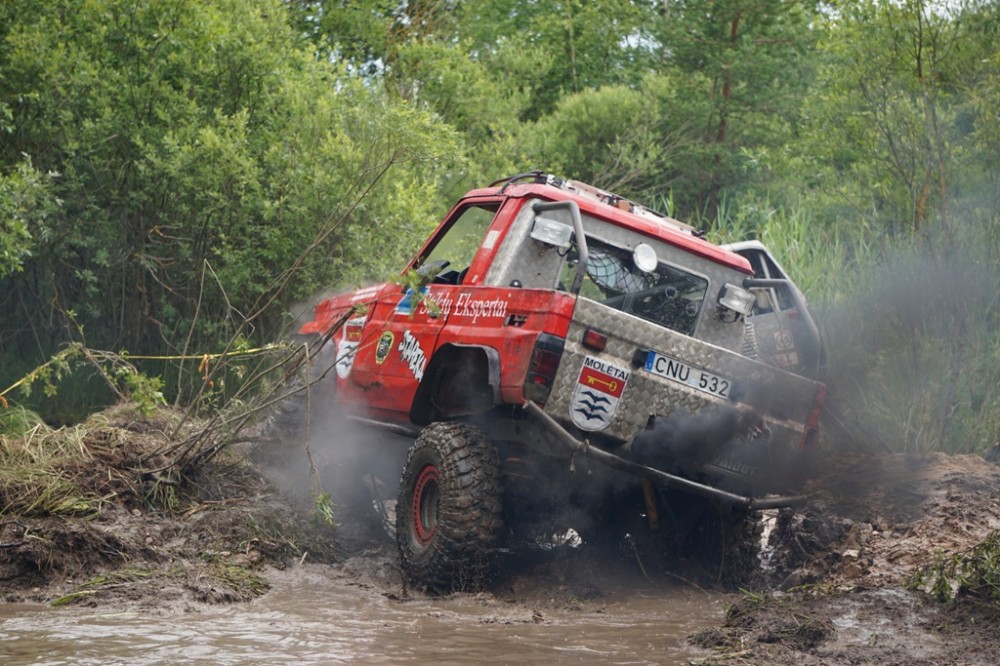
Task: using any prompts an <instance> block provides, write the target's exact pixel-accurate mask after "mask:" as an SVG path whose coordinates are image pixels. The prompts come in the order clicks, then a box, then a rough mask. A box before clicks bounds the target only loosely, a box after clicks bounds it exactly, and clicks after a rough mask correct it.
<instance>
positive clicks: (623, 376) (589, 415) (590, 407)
mask: <svg viewBox="0 0 1000 666" xmlns="http://www.w3.org/2000/svg"><path fill="white" fill-rule="evenodd" d="M630 375H631V372H630V371H629V370H628V369H627V368H622V367H619V366H617V365H614V364H613V363H605V362H604V361H601V360H600V359H597V358H594V357H593V356H587V357H586V358H584V359H583V367H581V368H580V376H579V377H578V378H577V380H576V386H575V387H574V389H573V397H572V398H570V402H569V415H570V418H571V419H572V420H573V423H575V424H576V425H577V426H578V427H579V428H580V429H581V430H589V431H595V430H604V429H605V428H607V427H608V426H609V425H611V419H612V418H613V417H614V415H615V411H616V410H617V409H618V403H619V402H620V401H621V397H622V393H623V392H624V391H625V384H627V383H628V378H629V376H630Z"/></svg>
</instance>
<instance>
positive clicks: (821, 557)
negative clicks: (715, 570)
mask: <svg viewBox="0 0 1000 666" xmlns="http://www.w3.org/2000/svg"><path fill="white" fill-rule="evenodd" d="M808 490H809V492H811V493H813V494H814V495H813V502H812V503H811V504H810V505H809V506H808V507H807V508H805V509H802V510H800V511H788V510H786V511H782V512H781V513H780V514H779V515H778V516H777V517H776V525H775V527H774V531H773V532H772V535H771V538H770V541H769V551H768V557H767V564H768V566H769V569H768V574H769V577H770V583H771V585H770V587H769V588H768V590H767V591H764V592H763V593H761V594H747V595H744V596H743V597H742V598H741V599H740V601H739V602H737V603H736V604H734V605H733V606H732V607H731V608H730V610H729V611H728V613H727V617H726V621H725V622H724V624H723V625H722V626H721V627H718V628H713V629H710V630H708V631H704V632H700V633H699V634H697V635H696V636H694V637H692V640H693V642H695V643H696V644H698V645H701V646H704V647H708V648H711V649H713V650H714V651H715V654H714V655H713V657H712V658H711V662H712V663H724V664H762V663H764V664H798V665H799V666H810V665H813V664H861V663H863V664H886V665H888V664H899V665H901V666H902V665H903V664H907V665H912V664H928V665H930V664H935V665H940V664H955V665H958V664H963V665H972V664H982V665H983V666H986V665H989V664H996V663H998V662H1000V634H998V633H997V631H996V627H997V624H998V621H1000V606H998V605H997V604H996V602H991V601H990V600H989V599H986V598H983V597H982V596H979V595H975V594H971V593H969V592H968V591H966V590H963V589H961V587H960V586H954V585H952V588H953V589H950V590H949V593H950V594H949V596H951V594H954V599H953V601H950V602H949V603H942V602H940V601H938V600H935V598H934V597H933V595H932V594H930V592H931V591H932V587H933V582H934V578H933V576H930V575H925V576H924V579H923V580H922V581H921V580H919V579H918V578H917V577H916V575H917V574H918V573H919V572H921V571H928V570H933V568H934V567H935V566H936V565H938V564H939V563H941V562H942V561H943V559H942V558H945V559H947V558H952V557H953V556H955V555H957V554H962V553H969V552H970V551H972V550H973V549H975V548H976V547H977V546H979V545H980V544H981V543H982V542H983V541H984V539H986V538H987V537H988V536H989V535H990V534H991V532H993V531H994V530H997V529H1000V468H997V467H996V466H994V465H992V464H990V463H988V462H987V461H985V460H984V459H983V458H981V457H979V456H973V455H966V456H947V455H944V454H930V455H925V456H906V455H881V456H871V457H857V458H855V459H851V460H847V459H827V460H825V461H824V462H823V463H822V465H821V469H820V474H819V475H818V476H817V478H816V479H815V480H814V481H813V482H812V484H811V485H810V487H809V488H808Z"/></svg>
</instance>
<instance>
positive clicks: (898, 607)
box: [0, 418, 1000, 666]
mask: <svg viewBox="0 0 1000 666" xmlns="http://www.w3.org/2000/svg"><path fill="white" fill-rule="evenodd" d="M164 431H165V428H162V427H160V428H158V427H156V424H153V425H150V424H149V423H138V422H134V421H129V420H127V419H124V420H123V419H121V418H118V419H117V420H116V419H115V418H111V419H109V423H108V426H107V429H106V430H105V431H103V434H102V435H100V437H101V438H103V439H101V440H100V441H96V440H95V441H94V442H91V445H92V449H93V451H97V452H100V451H101V450H107V451H112V450H113V451H117V452H118V453H116V456H117V457H113V456H112V457H107V456H106V457H104V458H102V457H101V456H99V455H95V456H94V457H93V460H92V461H91V464H90V473H92V474H93V475H94V476H95V478H97V479H100V480H101V481H100V482H101V483H105V482H106V480H107V479H111V480H114V481H115V484H112V486H108V488H106V489H105V490H106V491H107V492H105V494H104V496H105V497H106V499H105V501H103V502H102V503H100V510H99V511H97V512H96V513H94V512H90V513H87V514H85V515H79V516H69V517H67V516H51V515H50V516H42V517H18V516H12V515H9V514H5V515H4V517H3V518H2V519H0V600H2V601H3V602H5V603H6V604H8V605H7V606H6V608H5V609H3V611H2V612H0V633H2V632H3V628H4V626H5V622H7V621H8V620H9V618H12V617H21V616H25V615H24V614H27V615H26V617H30V616H31V615H32V614H33V613H38V612H39V611H38V610H37V609H38V608H39V605H44V606H47V607H51V606H60V607H65V608H64V609H63V610H61V612H66V613H71V612H80V611H81V610H83V609H98V610H102V611H107V612H111V611H113V612H114V613H125V614H134V615H132V616H130V617H133V616H134V617H136V618H139V619H138V620H136V623H137V624H142V625H143V626H146V625H148V626H150V627H155V620H153V619H151V618H156V617H166V618H170V617H176V615H177V614H178V613H189V612H190V613H195V614H196V615H197V616H199V617H208V618H212V617H215V615H214V614H213V612H212V611H211V610H210V609H213V608H229V607H232V606H231V602H248V601H251V600H254V601H252V602H251V604H250V605H249V606H247V605H246V604H242V605H241V604H237V607H240V606H247V607H249V608H254V607H255V606H254V604H264V605H265V607H266V604H267V603H268V602H270V603H271V604H276V605H277V606H278V607H279V608H285V607H284V606H282V604H286V603H287V605H288V606H287V609H286V610H282V611H278V610H273V607H272V610H269V611H268V613H278V615H274V616H273V618H272V620H273V622H276V623H279V624H280V623H281V622H282V621H284V620H282V619H280V618H282V617H284V616H282V615H280V613H285V612H287V613H293V614H294V613H301V612H304V611H303V610H302V609H301V608H299V607H298V606H296V604H295V603H294V602H293V601H291V602H288V601H284V600H286V599H287V598H288V597H292V598H299V599H300V600H301V599H302V595H304V594H308V593H309V592H303V591H301V590H299V589H298V588H297V587H296V586H297V585H302V584H303V583H302V581H303V579H306V583H305V586H306V588H307V590H309V591H312V592H313V593H314V594H321V595H323V596H324V597H325V598H326V604H320V605H316V606H314V608H316V610H315V612H314V615H316V617H321V616H322V617H325V615H324V613H326V614H330V613H334V612H335V610H336V609H335V608H333V607H335V606H339V607H345V606H351V607H353V605H356V606H358V607H359V608H362V607H363V608H366V609H368V610H369V611H370V612H372V613H374V616H373V617H372V618H371V620H372V623H373V625H372V626H374V627H376V628H378V627H381V629H379V631H381V632H382V634H385V632H388V634H389V635H396V634H397V633H398V634H399V636H400V639H399V640H400V644H399V648H398V649H399V650H401V651H402V652H398V653H396V659H395V661H398V662H399V663H403V662H406V663H422V662H421V659H424V658H425V657H426V659H428V660H432V659H433V654H432V653H431V652H420V650H419V649H418V647H417V646H416V644H411V643H408V642H406V640H404V639H405V638H406V637H407V636H410V634H411V633H412V631H411V629H412V627H413V626H414V624H415V623H419V624H420V625H421V627H422V631H423V632H424V634H422V636H423V637H422V640H425V639H426V640H427V641H432V639H433V636H436V635H437V633H434V632H439V633H440V640H441V645H439V646H438V647H439V648H440V650H444V653H446V654H447V655H449V659H451V660H452V661H453V662H454V663H462V662H463V661H468V660H469V659H470V658H473V660H475V659H477V658H478V659H479V660H480V661H482V662H483V663H505V659H503V658H501V657H499V656H497V655H496V654H491V653H489V644H490V641H493V642H497V641H501V643H499V645H503V643H502V641H503V640H508V638H509V636H511V635H513V634H517V635H518V636H522V637H523V636H530V637H534V638H533V640H536V641H537V642H536V644H533V645H534V649H535V651H534V652H533V653H532V652H526V651H524V650H527V649H528V647H527V646H526V644H524V643H523V642H521V643H519V642H518V640H522V639H516V640H515V639H510V640H512V641H513V642H512V643H511V644H510V646H509V649H510V654H511V655H515V654H520V657H519V658H520V659H521V660H525V659H526V660H528V661H531V660H532V659H534V660H537V659H539V658H541V656H542V655H548V656H546V657H545V658H546V659H550V658H551V660H553V661H556V662H560V661H562V662H565V661H573V662H574V663H606V660H608V659H611V660H612V661H614V660H618V659H623V660H625V661H629V662H630V663H701V664H796V665H797V666H809V665H812V664H860V663H865V664H885V665H888V664H984V665H985V664H995V663H998V662H1000V632H998V631H997V630H996V627H997V623H998V621H1000V612H998V607H997V606H996V605H995V604H992V605H991V604H988V603H985V602H981V601H978V600H976V599H974V598H966V597H963V596H962V595H961V594H959V595H958V598H957V601H955V602H952V603H948V604H943V603H939V602H937V601H935V600H934V599H933V598H932V597H931V596H930V595H929V594H927V593H926V591H925V590H921V589H919V587H914V586H913V585H912V581H913V577H914V574H915V573H916V572H918V571H919V570H921V568H922V567H926V566H929V565H933V564H934V563H935V562H936V561H938V558H939V557H940V556H941V555H942V554H949V555H950V554H954V553H961V552H964V551H968V550H969V549H971V548H972V547H974V546H975V545H976V544H978V543H980V542H982V541H983V540H984V539H985V538H986V537H987V536H988V535H989V533H990V532H991V531H992V530H996V529H1000V468H998V467H996V466H995V465H993V464H991V463H989V462H987V461H985V460H984V459H983V458H981V457H979V456H947V455H943V454H931V455H925V456H905V455H879V456H871V457H862V456H854V457H852V458H850V459H843V458H841V459H827V460H824V461H822V462H821V464H820V466H819V472H818V474H817V476H816V479H815V481H814V482H813V483H812V484H811V485H810V487H809V488H808V489H807V490H808V492H810V493H811V495H812V498H813V501H812V502H811V503H810V504H809V505H808V507H807V508H804V509H800V510H795V511H792V510H784V511H781V512H778V513H776V514H774V515H771V516H769V518H768V527H769V530H768V531H769V535H770V536H769V539H768V540H767V542H766V544H765V549H764V560H765V570H764V574H763V576H762V579H763V580H764V583H763V584H762V586H761V589H759V590H756V589H755V590H752V591H747V592H744V593H742V594H738V595H722V594H719V593H717V592H713V591H709V590H702V589H700V588H697V587H695V586H693V585H688V584H685V583H684V582H683V581H680V580H679V579H678V578H676V577H674V578H671V579H668V580H650V579H649V578H647V577H646V576H645V573H644V572H643V571H642V568H641V567H639V566H636V564H637V563H636V562H635V561H629V559H628V557H627V554H618V555H617V556H616V557H614V558H612V559H610V560H609V559H607V557H608V556H607V554H606V553H604V554H598V553H594V552H591V551H590V550H589V549H588V548H587V547H586V546H582V547H577V548H574V547H569V546H564V547H562V548H555V549H553V550H552V551H551V552H541V553H534V554H531V555H528V556H524V557H523V558H521V559H519V560H518V561H516V562H514V563H511V562H508V563H507V573H508V575H507V576H506V577H505V578H504V579H503V580H502V581H500V582H498V583H497V585H496V586H495V587H494V588H493V589H490V590H488V591H486V592H482V593H479V594H471V595H470V594H463V595H453V596H450V597H445V598H432V597H427V596H425V595H423V594H422V593H420V592H419V591H414V590H410V589H406V588H405V587H404V586H403V584H402V581H401V579H400V577H399V575H398V569H397V568H396V564H395V550H394V548H393V547H392V545H391V542H390V540H389V539H388V537H387V536H385V535H382V536H381V537H380V536H379V535H377V534H376V535H373V534H370V533H369V534H365V535H364V537H363V538H362V537H361V536H359V535H358V534H355V533H352V532H350V531H348V530H346V529H344V528H341V529H339V530H338V529H333V528H331V527H330V526H328V525H325V524H323V523H322V521H319V520H318V519H317V518H316V515H315V512H314V511H313V510H312V507H303V506H301V505H298V504H296V503H295V502H291V501H289V500H288V499H287V496H286V495H284V494H282V493H281V492H279V491H277V490H276V489H275V488H273V487H272V486H271V485H269V484H268V482H267V481H266V480H265V478H264V477H263V475H262V474H260V473H259V472H258V470H257V468H255V466H254V465H253V464H251V463H249V462H248V461H247V460H246V459H241V458H239V456H235V457H229V458H227V459H226V460H221V459H220V460H218V461H215V462H213V463H212V465H211V466H210V467H209V468H206V469H204V470H202V471H201V472H200V473H199V476H198V478H196V479H191V480H189V482H188V483H187V484H186V486H185V487H184V488H179V489H177V493H176V495H175V496H173V498H172V500H171V503H170V504H169V506H167V505H166V504H164V503H163V502H162V501H161V502H160V503H159V504H157V503H155V502H151V501H150V497H149V494H148V492H149V488H148V487H145V488H144V486H143V482H142V481H141V480H139V479H130V478H129V477H128V475H127V474H126V473H124V472H122V470H121V469H120V468H118V469H115V468H114V463H121V462H122V460H124V459H126V458H128V456H122V455H121V451H123V450H124V451H127V450H131V449H129V447H133V448H135V449H143V448H145V449H147V450H148V449H149V448H150V447H155V446H156V445H158V444H161V443H162V439H160V437H162V435H163V432H164ZM101 442H104V444H103V445H101ZM107 442H116V444H115V445H114V446H111V445H109V444H107ZM101 446H104V449H102V448H101ZM160 490H162V487H161V488H160ZM161 499H162V498H161ZM153 507H159V508H153ZM511 557H513V558H519V557H521V556H519V555H512V556H511ZM326 580H329V581H330V585H331V586H332V587H330V588H328V589H327V588H324V584H323V583H321V582H319V581H326ZM262 595H263V596H262ZM22 604H27V605H25V606H22ZM220 604H222V605H221V606H220ZM678 604H680V605H678ZM328 606H329V607H328ZM726 606H728V611H727V610H725V607H726ZM293 607H294V608H295V609H296V610H294V611H293V610H290V609H292V608H293ZM18 609H23V613H20V614H19V612H18ZM373 609H374V610H373ZM698 609H701V610H698ZM47 612H51V611H47ZM678 615H683V616H685V617H686V618H688V619H689V621H688V622H687V623H682V624H679V625H674V624H671V622H672V621H673V618H675V617H676V616H678ZM39 617H41V616H39ZM44 617H46V618H49V617H51V616H49V615H46V616H44ZM71 617H75V616H72V615H66V616H64V619H66V618H71ZM220 617H221V616H220ZM268 617H271V615H268ZM296 617H297V616H296ZM428 617H430V618H433V622H431V623H428V622H429V621H428V620H427V618H428ZM275 618H279V619H275ZM32 621H35V622H37V621H38V620H32ZM117 621H118V622H119V624H121V623H122V622H125V623H126V624H127V623H128V620H123V619H121V617H119V619H118V620H117ZM219 621H220V622H223V620H219ZM296 621H297V622H300V623H301V622H304V621H305V620H303V619H301V618H299V619H298V620H296ZM330 621H331V622H334V623H336V622H341V621H343V620H342V619H341V620H338V619H337V618H336V617H332V616H331V619H330ZM469 622H473V623H474V624H476V625H477V626H480V627H483V626H487V627H490V626H494V625H496V626H508V627H509V626H511V625H513V626H516V627H521V628H522V629H523V630H518V631H515V632H513V634H510V633H508V634H504V635H503V636H506V637H508V638H504V637H502V636H500V635H494V634H490V633H489V632H488V631H484V632H480V634H476V636H477V638H475V639H473V638H472V637H469V638H468V641H469V642H468V643H467V644H465V646H464V647H465V649H466V650H467V652H466V653H465V654H463V653H462V650H463V644H462V643H461V642H459V643H457V644H456V643H454V642H453V641H452V640H451V639H449V638H448V636H451V635H454V634H455V633H456V632H459V633H460V632H461V630H462V627H463V626H464V625H465V624H466V623H469ZM143 623H144V624H143ZM379 623H381V624H379ZM42 624H44V622H43V623H42ZM182 624H183V623H182ZM425 625H426V626H425ZM536 625H539V626H540V627H538V628H535V629H531V630H530V631H529V628H530V627H534V626H536ZM6 626H14V625H10V624H8V625H6ZM91 629H92V627H91ZM91 629H87V630H88V631H89V630H91ZM81 631H85V630H81ZM151 631H167V629H164V628H160V629H151ZM317 631H322V630H319V629H318V630H317ZM373 631H374V630H373ZM671 632H673V633H674V634H675V633H677V632H681V633H683V634H684V636H683V638H680V639H677V640H674V638H673V637H672V636H673V634H672V633H671ZM15 633H16V632H15ZM168 633H169V632H168ZM266 633H267V632H266V630H265V631H264V634H265V635H266ZM418 633H420V632H418ZM382 634H380V635H382ZM11 635H12V636H14V634H11ZM17 635H18V636H22V634H17ZM359 635H364V636H367V634H365V633H364V632H361V633H360V634H359ZM612 636H615V638H614V640H615V641H617V643H616V646H617V647H614V648H613V649H612V648H611V647H610V646H609V649H607V650H603V651H602V650H601V649H600V644H601V641H605V642H607V641H610V640H612V638H611V637H612ZM665 636H671V639H670V640H671V641H673V642H671V644H670V646H667V645H665V641H666V638H664V637H665ZM411 638H412V637H411ZM285 639H286V640H287V639H288V637H287V636H286V637H285ZM132 640H139V639H138V638H135V637H133V639H132ZM337 640H338V641H339V640H341V639H340V638H338V639H337ZM365 640H367V638H366V639H365ZM275 641H276V646H277V647H276V649H286V651H287V647H288V646H287V644H283V643H282V638H281V637H276V638H275ZM678 641H679V642H681V643H683V644H684V645H685V646H686V647H682V648H678V647H677V646H676V645H675V643H677V642H678ZM306 643H308V641H306ZM9 644H10V645H13V644H14V643H9ZM109 644H111V643H109ZM282 645H284V647H283V648H282ZM366 645H367V646H368V647H367V648H366V647H365V646H366ZM422 645H424V647H428V646H430V645H433V642H428V643H422ZM517 645H520V647H521V649H522V651H521V652H520V653H518V651H517ZM577 648H578V649H577ZM255 649H257V650H259V649H262V648H261V646H259V645H258V646H256V647H255ZM263 649H265V650H266V649H267V648H266V646H264V648H263ZM345 649H347V648H345ZM350 649H351V650H355V652H352V653H351V654H353V655H354V661H355V662H357V663H378V662H379V660H380V659H382V658H387V659H390V658H391V657H390V655H389V654H388V653H385V652H380V650H383V649H384V645H383V644H381V643H378V644H376V643H375V642H372V643H370V644H369V643H365V642H364V641H361V640H360V639H359V643H358V644H357V645H352V646H350ZM366 649H367V650H368V652H367V653H366V652H365V650H366ZM421 649H422V648H421ZM406 650H409V652H406ZM483 650H485V651H486V652H483V653H482V654H480V652H479V651H483ZM469 651H471V652H469ZM404 653H405V654H409V655H410V657H408V658H405V659H404V658H403V657H404V656H405V654H404ZM233 654H235V655H236V656H235V657H234V659H233V660H232V663H239V662H240V659H239V658H238V653H236V652H234V653H233ZM477 655H478V657H477ZM78 656H79V655H78ZM112 661H113V660H112ZM306 661H308V659H306ZM446 661H447V660H446ZM12 663H13V662H12ZM24 663H32V662H31V661H30V660H29V661H25V662H24ZM80 663H83V662H80ZM92 663H100V655H99V654H97V655H96V656H94V660H93V662H92ZM247 663H250V662H249V661H247ZM441 663H445V662H441Z"/></svg>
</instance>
